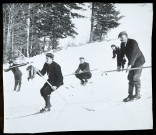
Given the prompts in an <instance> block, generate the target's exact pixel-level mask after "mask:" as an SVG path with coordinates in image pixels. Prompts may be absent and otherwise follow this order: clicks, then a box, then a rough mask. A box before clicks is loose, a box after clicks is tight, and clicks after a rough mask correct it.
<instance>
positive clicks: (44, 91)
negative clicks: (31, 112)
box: [40, 83, 54, 107]
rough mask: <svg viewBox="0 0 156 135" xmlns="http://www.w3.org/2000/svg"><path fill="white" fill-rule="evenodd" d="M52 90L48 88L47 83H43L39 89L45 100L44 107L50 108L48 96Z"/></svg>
mask: <svg viewBox="0 0 156 135" xmlns="http://www.w3.org/2000/svg"><path fill="white" fill-rule="evenodd" d="M53 91H54V90H53V89H52V88H51V87H50V85H49V84H48V83H45V84H44V86H43V87H42V88H41V90H40V93H41V96H42V97H43V99H44V100H45V107H51V103H50V94H51V93H52V92H53Z"/></svg>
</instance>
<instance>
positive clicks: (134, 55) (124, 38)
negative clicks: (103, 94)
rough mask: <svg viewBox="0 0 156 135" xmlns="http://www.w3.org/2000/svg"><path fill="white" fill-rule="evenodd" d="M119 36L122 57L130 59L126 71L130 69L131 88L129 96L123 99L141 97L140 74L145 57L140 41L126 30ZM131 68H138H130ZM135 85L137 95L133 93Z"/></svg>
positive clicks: (126, 100) (129, 99)
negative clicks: (130, 35) (132, 37)
mask: <svg viewBox="0 0 156 135" xmlns="http://www.w3.org/2000/svg"><path fill="white" fill-rule="evenodd" d="M118 38H119V39H120V41H121V46H120V47H121V53H122V57H124V55H126V57H127V59H128V65H127V68H126V72H128V71H129V74H128V80H129V88H128V93H129V95H128V97H127V98H125V99H124V100H123V101H124V102H128V101H132V100H133V99H140V98H141V96H140V89H141V82H140V76H141V73H142V68H143V64H144V63H145V58H144V55H143V54H142V52H141V51H140V49H139V46H138V43H137V42H136V41H135V40H134V39H130V38H128V35H127V33H126V31H122V32H120V33H119V35H118ZM131 68H138V69H136V70H130V69H131ZM134 87H135V95H133V89H134Z"/></svg>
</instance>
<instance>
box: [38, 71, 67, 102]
mask: <svg viewBox="0 0 156 135" xmlns="http://www.w3.org/2000/svg"><path fill="white" fill-rule="evenodd" d="M37 72H38V73H39V75H40V76H41V77H42V78H43V80H44V81H45V82H47V83H48V84H49V85H50V87H51V88H52V87H53V86H52V85H51V84H50V83H49V82H48V81H47V80H46V79H45V78H44V77H43V75H42V74H41V73H40V71H37ZM55 91H56V90H55ZM56 93H57V94H58V95H59V96H60V97H61V98H62V99H63V100H64V101H65V102H66V103H68V101H67V100H66V99H65V98H64V97H63V96H61V95H60V94H59V93H58V92H57V91H56Z"/></svg>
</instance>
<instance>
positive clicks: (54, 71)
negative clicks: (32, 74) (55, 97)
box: [35, 53, 63, 113]
mask: <svg viewBox="0 0 156 135" xmlns="http://www.w3.org/2000/svg"><path fill="white" fill-rule="evenodd" d="M53 59H54V55H53V54H51V53H47V54H46V62H45V64H44V66H43V68H42V70H41V71H40V70H38V69H36V68H35V70H36V72H37V74H38V75H39V76H41V75H45V74H46V73H47V75H48V80H47V81H48V82H49V83H50V84H51V85H52V87H51V86H50V85H49V84H48V83H47V82H46V83H45V84H44V86H43V87H42V88H41V90H40V93H41V96H42V97H43V98H44V100H45V107H44V108H42V109H41V110H40V112H41V113H43V112H46V111H50V108H51V103H50V94H51V93H52V92H53V91H55V90H56V89H58V88H59V87H60V86H61V85H63V76H62V72H61V67H60V65H59V64H57V63H56V62H54V61H53ZM40 74H41V75H40Z"/></svg>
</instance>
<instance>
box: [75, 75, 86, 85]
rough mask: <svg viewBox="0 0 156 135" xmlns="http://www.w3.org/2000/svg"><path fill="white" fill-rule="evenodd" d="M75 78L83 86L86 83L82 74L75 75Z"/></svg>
mask: <svg viewBox="0 0 156 135" xmlns="http://www.w3.org/2000/svg"><path fill="white" fill-rule="evenodd" d="M75 76H76V77H77V78H78V79H79V80H80V81H81V84H83V83H84V81H83V78H82V74H75Z"/></svg>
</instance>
